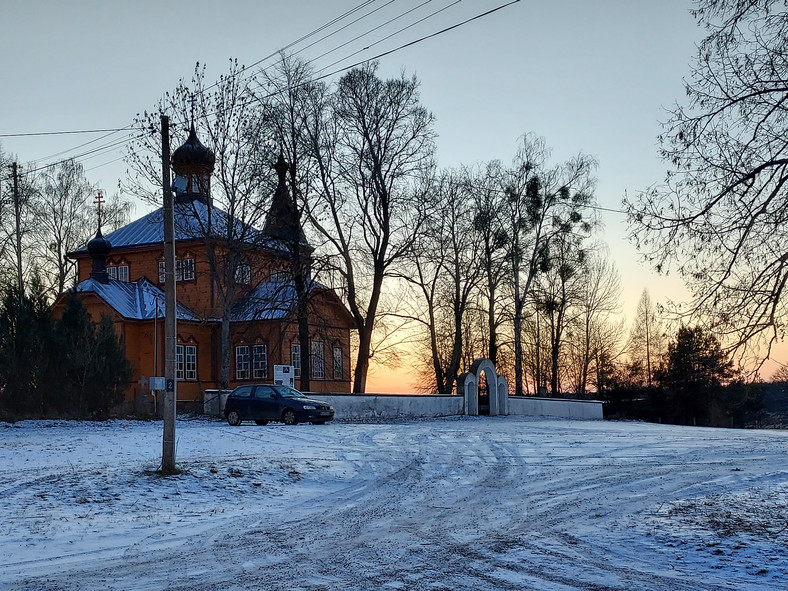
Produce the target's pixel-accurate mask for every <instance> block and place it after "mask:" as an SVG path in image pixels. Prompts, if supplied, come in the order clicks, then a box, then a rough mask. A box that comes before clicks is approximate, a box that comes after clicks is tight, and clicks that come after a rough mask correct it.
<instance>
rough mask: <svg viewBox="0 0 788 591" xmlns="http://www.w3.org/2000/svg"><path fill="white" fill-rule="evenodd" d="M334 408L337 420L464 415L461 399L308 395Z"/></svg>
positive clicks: (386, 395) (419, 396) (391, 395)
mask: <svg viewBox="0 0 788 591" xmlns="http://www.w3.org/2000/svg"><path fill="white" fill-rule="evenodd" d="M308 396H310V397H312V396H314V398H317V399H318V400H324V401H325V402H328V403H329V404H330V405H331V406H333V407H334V413H335V414H334V417H335V418H337V419H397V418H410V417H414V418H418V417H447V416H453V415H461V414H463V404H464V401H463V399H462V397H461V396H427V395H424V396H422V395H398V394H365V395H359V394H322V393H321V394H314V395H313V394H308Z"/></svg>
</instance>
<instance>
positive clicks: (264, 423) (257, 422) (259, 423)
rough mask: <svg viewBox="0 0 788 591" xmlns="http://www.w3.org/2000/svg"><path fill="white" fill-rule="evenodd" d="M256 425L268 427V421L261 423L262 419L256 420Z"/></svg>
mask: <svg viewBox="0 0 788 591" xmlns="http://www.w3.org/2000/svg"><path fill="white" fill-rule="evenodd" d="M254 422H255V424H257V425H267V424H268V421H261V420H260V419H255V421H254Z"/></svg>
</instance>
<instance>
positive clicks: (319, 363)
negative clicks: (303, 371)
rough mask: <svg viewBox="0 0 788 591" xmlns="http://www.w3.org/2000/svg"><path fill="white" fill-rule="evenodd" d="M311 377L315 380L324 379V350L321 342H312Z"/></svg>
mask: <svg viewBox="0 0 788 591" xmlns="http://www.w3.org/2000/svg"><path fill="white" fill-rule="evenodd" d="M311 348H312V375H311V376H309V377H310V378H312V379H315V380H324V379H326V348H325V346H324V344H323V341H312V343H311Z"/></svg>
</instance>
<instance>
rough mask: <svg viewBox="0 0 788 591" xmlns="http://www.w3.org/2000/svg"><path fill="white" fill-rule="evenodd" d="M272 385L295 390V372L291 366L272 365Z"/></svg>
mask: <svg viewBox="0 0 788 591" xmlns="http://www.w3.org/2000/svg"><path fill="white" fill-rule="evenodd" d="M274 384H279V385H282V386H290V387H291V388H295V371H293V366H292V365H274Z"/></svg>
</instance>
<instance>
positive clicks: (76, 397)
mask: <svg viewBox="0 0 788 591" xmlns="http://www.w3.org/2000/svg"><path fill="white" fill-rule="evenodd" d="M55 341H56V343H57V346H58V347H59V348H60V350H61V351H62V354H61V365H62V368H63V372H64V374H65V375H64V378H63V383H62V386H61V387H60V388H59V393H60V395H59V400H58V404H57V406H56V408H57V409H58V410H59V411H61V412H66V413H69V414H72V415H76V416H82V417H99V416H106V414H107V413H108V411H109V410H110V409H111V408H112V406H114V405H116V404H118V403H120V402H122V400H123V390H124V389H125V388H126V386H128V383H129V381H130V379H131V366H130V364H129V361H128V360H127V359H126V352H125V346H124V344H123V341H122V340H121V339H120V338H118V337H117V336H116V335H115V331H114V329H113V325H112V320H111V319H110V318H109V317H107V316H104V317H103V318H102V319H101V322H100V323H99V325H98V326H95V325H94V324H93V322H92V321H91V319H90V315H89V314H88V312H87V310H85V308H84V306H83V305H82V302H81V300H80V299H79V297H78V296H77V295H76V294H74V293H72V294H69V295H68V296H67V298H66V305H65V308H64V310H63V315H62V317H61V318H60V320H59V321H58V323H57V324H56V329H55Z"/></svg>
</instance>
